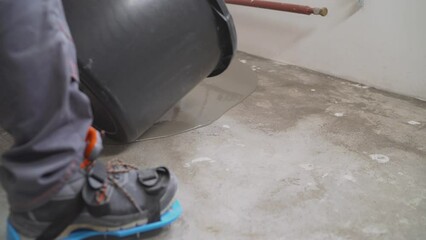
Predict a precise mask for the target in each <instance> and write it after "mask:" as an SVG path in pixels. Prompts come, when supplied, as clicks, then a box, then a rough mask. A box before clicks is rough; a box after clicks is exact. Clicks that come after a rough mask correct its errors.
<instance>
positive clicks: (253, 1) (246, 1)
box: [225, 0, 328, 16]
mask: <svg viewBox="0 0 426 240" xmlns="http://www.w3.org/2000/svg"><path fill="white" fill-rule="evenodd" d="M225 2H226V3H229V4H235V5H242V6H248V7H257V8H265V9H271V10H278V11H284V12H292V13H299V14H306V15H311V14H314V15H321V16H327V14H328V9H327V8H311V7H309V6H302V5H297V4H290V3H280V2H271V1H263V0H225Z"/></svg>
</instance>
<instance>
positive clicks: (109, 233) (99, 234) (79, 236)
mask: <svg viewBox="0 0 426 240" xmlns="http://www.w3.org/2000/svg"><path fill="white" fill-rule="evenodd" d="M182 212H183V210H182V207H181V205H180V203H179V201H175V202H174V203H173V204H172V206H171V207H170V209H169V210H167V211H166V212H165V213H164V214H163V215H162V216H161V221H159V222H154V223H149V224H144V223H142V224H143V225H139V224H138V223H133V224H132V225H133V227H132V226H129V225H127V226H126V227H122V229H118V230H105V231H94V230H77V229H75V228H74V226H70V227H71V228H74V229H75V230H72V231H70V229H68V232H71V233H70V234H69V235H68V236H66V237H62V238H59V239H61V240H98V239H99V240H100V239H103V240H105V239H108V240H125V239H139V238H140V237H143V235H144V236H146V234H149V233H151V234H152V233H155V232H159V231H161V229H163V228H165V227H167V226H169V225H170V224H172V223H173V222H175V221H176V220H177V219H179V217H180V216H181V215H182ZM76 228H77V227H76ZM78 228H79V229H82V228H81V227H80V226H78ZM6 239H7V240H32V239H29V238H25V237H21V236H20V235H19V234H18V232H17V231H16V230H15V229H14V228H13V227H12V225H11V224H9V223H8V225H7V237H6Z"/></svg>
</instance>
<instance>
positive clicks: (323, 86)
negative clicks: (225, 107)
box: [0, 53, 426, 239]
mask: <svg viewBox="0 0 426 240" xmlns="http://www.w3.org/2000/svg"><path fill="white" fill-rule="evenodd" d="M238 57H239V58H240V60H242V62H246V64H247V65H248V66H249V67H251V68H252V69H254V70H255V71H256V72H257V74H258V76H259V87H258V89H257V91H256V92H255V93H254V94H253V95H251V96H250V97H249V98H247V99H246V100H245V101H244V102H243V103H241V104H240V105H238V106H237V107H235V108H234V109H232V110H231V111H229V112H228V113H227V114H225V115H224V116H223V117H222V118H220V119H219V120H218V121H216V122H215V123H214V124H212V125H210V126H208V127H205V128H201V129H198V130H194V131H191V132H187V133H184V134H181V135H177V136H174V137H170V138H165V139H159V140H154V141H148V142H142V143H135V144H132V145H129V146H109V147H108V148H107V150H106V152H105V155H106V156H105V159H106V160H108V159H113V158H121V159H125V160H127V161H129V162H131V163H135V164H138V165H139V166H141V167H151V166H157V165H166V166H169V167H170V168H172V169H173V170H174V171H175V172H176V173H177V175H178V177H179V179H180V190H179V193H178V195H179V199H180V201H181V203H182V205H183V207H184V211H185V212H184V215H183V217H182V218H181V219H180V220H179V221H178V222H176V223H175V224H174V225H173V226H172V227H171V228H169V229H167V230H166V231H163V232H162V233H161V234H160V235H158V236H156V237H152V238H151V239H426V103H425V102H421V101H419V100H415V99H411V98H406V97H401V96H398V95H394V94H389V93H386V92H382V91H379V90H376V89H372V88H368V87H367V86H362V85H359V84H355V83H351V82H348V81H345V80H342V79H338V78H334V77H330V76H327V75H323V74H319V73H316V72H313V71H309V70H305V69H301V68H299V67H295V66H287V65H280V64H277V63H274V62H272V61H269V60H264V59H259V58H256V57H253V56H249V55H246V54H243V53H240V54H239V55H238ZM9 144H10V138H9V137H8V136H7V135H5V134H4V133H3V134H1V133H0V152H2V151H4V150H5V149H6V147H7V146H8V145H9ZM0 214H1V216H2V218H3V219H5V218H6V215H7V203H6V200H5V196H4V193H3V192H2V193H1V196H0ZM0 227H1V231H0V234H1V235H2V236H4V221H1V226H0Z"/></svg>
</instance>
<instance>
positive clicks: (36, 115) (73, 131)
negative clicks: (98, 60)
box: [0, 0, 92, 211]
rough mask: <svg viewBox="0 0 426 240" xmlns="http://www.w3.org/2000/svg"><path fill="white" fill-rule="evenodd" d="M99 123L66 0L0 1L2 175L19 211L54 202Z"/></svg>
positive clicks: (12, 206)
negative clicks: (84, 87) (6, 141)
mask: <svg viewBox="0 0 426 240" xmlns="http://www.w3.org/2000/svg"><path fill="white" fill-rule="evenodd" d="M91 121H92V113H91V109H90V103H89V100H88V98H87V97H86V96H85V95H84V94H83V93H81V92H80V91H79V89H78V70H77V66H76V53H75V47H74V45H73V41H72V38H71V35H70V32H69V29H68V25H67V23H66V20H65V17H64V12H63V8H62V2H61V0H0V126H1V127H2V128H4V129H5V130H6V131H7V132H8V133H10V134H11V135H12V136H13V138H14V140H15V143H14V145H13V147H12V148H11V149H10V150H9V151H7V152H5V153H4V155H3V156H2V160H1V167H0V178H1V182H2V184H3V187H4V189H5V190H6V192H7V194H8V198H9V202H10V205H11V209H12V210H13V211H27V210H30V209H33V208H36V207H38V206H40V205H42V204H43V203H46V202H47V201H48V200H49V198H51V197H52V196H53V195H54V194H55V193H57V192H58V191H59V189H61V188H62V186H63V185H64V183H65V182H66V181H67V179H69V178H70V176H72V175H73V174H74V173H75V171H76V170H77V169H78V167H79V163H80V162H81V161H82V159H83V152H84V149H85V136H86V133H87V130H88V128H89V126H90V124H91Z"/></svg>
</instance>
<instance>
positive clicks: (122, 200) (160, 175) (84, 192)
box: [8, 128, 177, 240]
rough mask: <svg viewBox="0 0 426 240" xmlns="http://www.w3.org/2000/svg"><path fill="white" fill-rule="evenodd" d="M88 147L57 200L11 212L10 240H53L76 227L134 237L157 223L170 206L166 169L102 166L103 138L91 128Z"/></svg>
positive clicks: (171, 181) (173, 185)
mask: <svg viewBox="0 0 426 240" xmlns="http://www.w3.org/2000/svg"><path fill="white" fill-rule="evenodd" d="M86 143H87V147H86V151H85V154H84V155H85V159H84V161H83V162H82V164H81V165H80V169H79V171H78V172H77V173H76V174H75V175H74V176H73V177H72V178H71V179H70V180H69V181H68V182H67V183H66V184H65V186H64V187H63V188H62V189H61V190H60V191H59V193H58V194H57V195H56V196H54V197H53V198H52V199H51V200H50V201H49V202H48V203H46V204H44V205H43V206H41V207H39V208H37V209H34V210H32V211H29V212H19V211H12V212H11V213H10V216H9V224H10V225H11V227H13V232H14V233H10V232H9V236H8V237H9V238H11V239H12V240H15V238H14V237H13V236H12V237H11V235H14V234H15V231H16V235H19V236H18V237H17V240H18V239H19V240H30V239H31V240H33V239H35V240H52V239H56V238H63V237H65V236H68V235H69V234H70V233H72V232H74V231H76V230H80V229H85V230H93V231H96V232H99V233H105V234H104V236H107V235H108V234H107V233H111V232H114V231H118V230H121V231H123V230H129V229H134V230H133V231H132V232H136V233H137V232H138V231H141V229H142V228H141V226H144V225H146V224H148V223H159V221H160V220H161V215H162V214H163V213H165V212H167V211H168V210H169V209H170V208H171V206H172V204H173V203H174V197H175V194H176V191H177V179H176V177H175V175H174V174H173V173H171V172H170V171H169V170H168V169H167V168H165V167H159V168H155V169H146V170H138V168H137V167H135V166H133V165H131V164H126V163H124V162H122V161H120V160H114V161H110V162H108V164H107V165H106V166H105V165H104V164H103V163H101V162H99V161H97V160H95V159H96V158H97V157H98V155H99V154H100V152H101V150H102V139H101V137H100V134H99V132H98V131H97V130H95V129H94V128H90V129H89V131H88V134H87V138H86ZM176 217H177V216H176ZM158 225H159V226H161V225H162V224H158ZM114 239H117V238H114ZM8 240H9V239H8Z"/></svg>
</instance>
